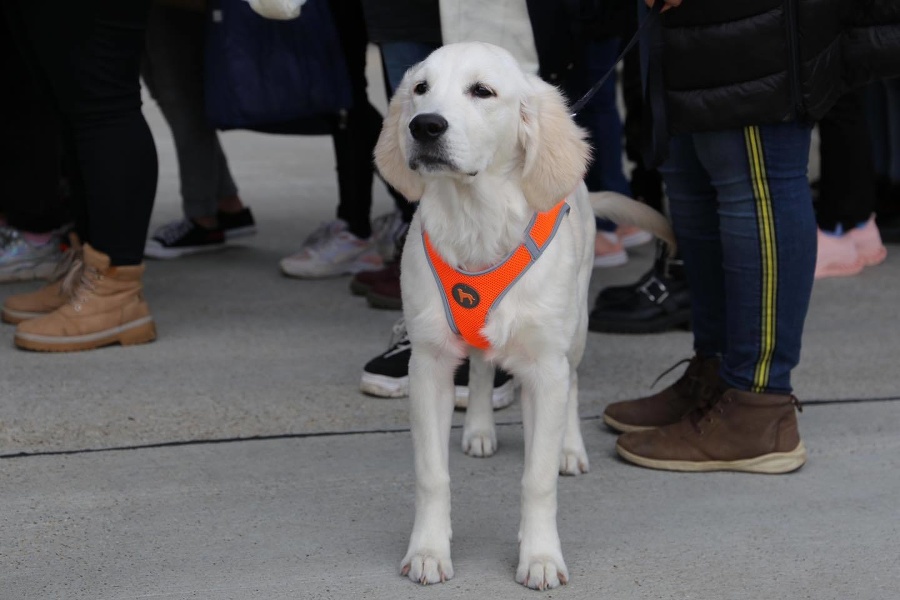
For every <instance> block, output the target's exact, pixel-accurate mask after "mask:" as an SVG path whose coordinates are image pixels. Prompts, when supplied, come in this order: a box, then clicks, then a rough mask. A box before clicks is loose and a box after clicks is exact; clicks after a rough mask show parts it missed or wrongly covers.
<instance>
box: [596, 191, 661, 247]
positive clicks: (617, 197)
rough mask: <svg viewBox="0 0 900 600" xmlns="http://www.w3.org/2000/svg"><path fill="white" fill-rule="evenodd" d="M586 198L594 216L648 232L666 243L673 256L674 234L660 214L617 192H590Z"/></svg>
mask: <svg viewBox="0 0 900 600" xmlns="http://www.w3.org/2000/svg"><path fill="white" fill-rule="evenodd" d="M588 197H589V198H590V200H591V208H593V209H594V214H595V215H596V216H598V217H601V218H604V219H609V220H610V221H612V222H614V223H617V224H619V225H634V226H635V227H637V228H639V229H643V230H645V231H649V232H650V233H652V234H653V235H655V236H656V237H658V238H659V239H661V240H662V241H664V242H665V243H666V246H668V247H669V256H674V255H675V250H676V244H675V233H674V232H673V231H672V227H671V225H669V221H668V219H666V218H665V217H664V216H663V215H662V214H661V213H659V212H658V211H656V210H654V209H652V208H650V207H649V206H647V205H646V204H644V203H642V202H638V201H636V200H632V199H631V198H629V197H628V196H625V195H623V194H619V193H617V192H591V193H589V194H588Z"/></svg>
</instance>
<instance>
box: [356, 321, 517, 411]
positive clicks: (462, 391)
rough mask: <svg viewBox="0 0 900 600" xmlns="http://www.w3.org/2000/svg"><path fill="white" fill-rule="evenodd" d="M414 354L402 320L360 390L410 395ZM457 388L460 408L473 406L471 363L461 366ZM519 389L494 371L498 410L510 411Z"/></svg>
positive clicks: (500, 371)
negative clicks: (410, 378)
mask: <svg viewBox="0 0 900 600" xmlns="http://www.w3.org/2000/svg"><path fill="white" fill-rule="evenodd" d="M411 354H412V350H411V347H410V343H409V337H408V336H407V334H406V323H405V322H404V321H403V319H400V320H399V321H397V322H396V323H395V324H394V330H393V335H392V336H391V343H390V347H389V348H388V349H387V351H385V352H384V353H383V354H379V355H378V356H376V357H375V358H373V359H372V360H370V361H369V362H367V363H366V366H365V367H363V374H362V378H361V379H360V382H359V389H360V390H362V391H363V392H364V393H366V394H369V395H371V396H378V397H379V398H400V397H403V396H406V395H408V394H409V358H410V356H411ZM453 383H454V385H455V386H456V403H455V406H456V408H463V409H464V408H466V407H467V406H468V404H469V387H468V386H469V360H468V359H466V360H465V362H463V364H461V365H460V366H459V368H458V369H457V370H456V373H455V374H454V376H453ZM515 391H516V385H515V380H514V379H513V377H512V375H510V374H509V373H507V372H506V371H504V370H503V369H496V370H495V371H494V393H493V396H492V397H491V403H492V404H493V406H494V409H495V410H497V409H500V408H506V407H507V406H509V405H510V404H512V402H513V400H515Z"/></svg>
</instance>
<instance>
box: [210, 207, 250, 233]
mask: <svg viewBox="0 0 900 600" xmlns="http://www.w3.org/2000/svg"><path fill="white" fill-rule="evenodd" d="M216 219H218V221H219V227H220V228H221V229H222V231H224V232H225V239H226V240H233V239H236V238H241V237H246V236H248V235H254V234H255V233H256V221H255V220H254V219H253V213H252V212H250V209H249V208H247V207H246V206H245V207H244V208H242V209H241V210H240V211H239V212H236V213H229V212H224V211H221V210H220V211H218V212H217V213H216Z"/></svg>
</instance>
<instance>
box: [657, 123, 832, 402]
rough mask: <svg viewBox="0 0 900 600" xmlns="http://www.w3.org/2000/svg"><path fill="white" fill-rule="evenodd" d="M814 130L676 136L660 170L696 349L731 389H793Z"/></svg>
mask: <svg viewBox="0 0 900 600" xmlns="http://www.w3.org/2000/svg"><path fill="white" fill-rule="evenodd" d="M810 133H811V129H810V127H808V126H804V125H800V124H797V123H780V124H776V125H761V126H754V127H745V128H743V129H733V130H727V131H716V132H705V133H693V134H681V135H677V136H675V137H673V139H672V141H671V146H670V155H669V159H668V160H667V161H666V163H665V164H664V165H663V166H662V167H661V168H660V172H661V173H662V174H663V178H664V180H665V183H666V190H667V194H668V197H669V203H670V212H671V216H672V223H673V228H674V229H675V235H676V237H677V240H678V244H679V251H678V252H679V254H680V255H681V257H682V258H683V259H684V266H685V271H686V274H687V279H688V284H689V286H690V289H691V301H692V307H691V310H692V318H693V329H694V349H695V351H696V352H697V354H698V355H700V356H712V355H717V354H718V355H721V357H722V371H721V375H722V378H723V379H724V380H725V382H726V383H727V384H728V385H730V386H732V387H735V388H737V389H741V390H745V391H751V392H767V393H781V394H787V393H791V391H792V388H791V370H792V369H793V368H794V367H796V366H797V364H798V363H799V361H800V346H801V338H802V336H803V323H804V321H805V319H806V313H807V309H808V307H809V299H810V294H811V292H812V284H813V273H814V271H815V264H816V220H815V215H814V213H813V206H812V198H811V196H810V190H809V183H808V180H807V163H808V160H809V144H810Z"/></svg>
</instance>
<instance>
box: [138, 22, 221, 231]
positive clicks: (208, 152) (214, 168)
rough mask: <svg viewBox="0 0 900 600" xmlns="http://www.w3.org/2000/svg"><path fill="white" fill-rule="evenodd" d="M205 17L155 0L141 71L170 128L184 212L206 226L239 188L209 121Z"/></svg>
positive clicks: (210, 224)
mask: <svg viewBox="0 0 900 600" xmlns="http://www.w3.org/2000/svg"><path fill="white" fill-rule="evenodd" d="M205 22H206V15H205V14H204V13H201V12H193V11H189V10H184V9H180V8H171V7H167V6H163V5H160V4H154V5H153V6H152V7H151V10H150V20H149V24H148V27H147V46H146V48H147V49H146V53H145V57H144V63H143V68H142V70H141V71H142V75H143V77H144V82H145V83H146V84H147V87H148V89H149V90H150V93H151V94H152V96H153V98H154V99H155V100H156V102H157V103H158V104H159V108H160V110H161V111H162V114H163V116H164V117H165V118H166V121H167V122H168V124H169V127H170V128H171V130H172V137H173V139H174V141H175V150H176V154H177V157H178V170H179V174H180V176H181V197H182V202H183V207H184V214H185V216H186V217H187V218H188V219H194V220H196V221H197V222H198V223H200V224H201V225H204V226H205V227H214V226H215V225H216V223H215V219H216V211H217V210H218V208H219V201H220V199H222V198H225V197H230V196H236V195H237V187H236V186H235V183H234V180H233V179H232V177H231V172H230V170H229V168H228V163H227V160H226V158H225V154H224V152H223V151H222V147H221V145H220V143H219V138H218V135H217V134H216V131H215V129H213V128H212V127H211V126H210V125H209V123H208V121H207V120H206V113H205V108H204V100H203V32H204V30H205V25H206V23H205ZM202 221H205V222H202Z"/></svg>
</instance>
